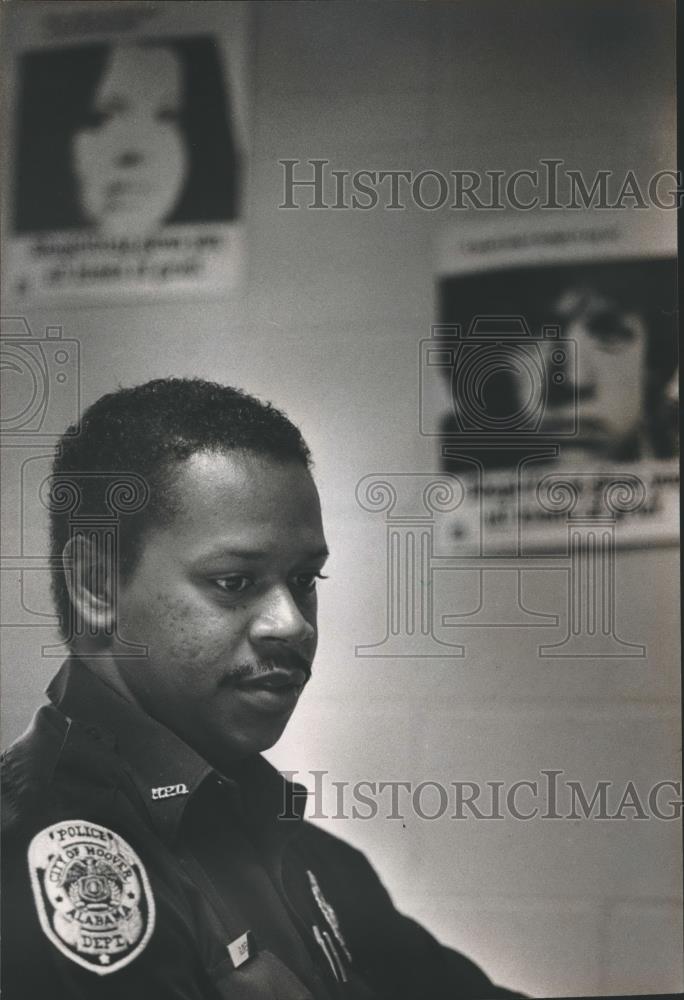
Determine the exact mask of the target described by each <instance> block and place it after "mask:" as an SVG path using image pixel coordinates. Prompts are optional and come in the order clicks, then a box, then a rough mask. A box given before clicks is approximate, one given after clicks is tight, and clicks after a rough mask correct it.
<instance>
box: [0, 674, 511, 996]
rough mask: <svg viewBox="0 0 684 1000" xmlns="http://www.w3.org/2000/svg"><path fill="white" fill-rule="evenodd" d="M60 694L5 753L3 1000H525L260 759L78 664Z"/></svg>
mask: <svg viewBox="0 0 684 1000" xmlns="http://www.w3.org/2000/svg"><path fill="white" fill-rule="evenodd" d="M48 695H49V698H50V700H51V702H52V704H51V705H46V706H44V707H43V708H41V709H40V710H39V711H38V712H37V714H36V716H35V718H34V720H33V722H32V724H31V727H30V729H29V730H28V732H27V733H26V735H25V736H23V737H22V738H21V739H20V740H18V741H17V742H16V743H15V744H14V745H13V746H12V747H11V748H10V750H9V751H8V752H7V753H6V755H5V757H4V765H3V792H4V808H3V822H4V827H5V832H4V835H3V869H4V891H3V906H4V912H3V936H4V956H3V957H4V960H3V997H4V1000H33V998H36V1000H44V998H47V997H50V998H51V1000H62V998H70V1000H71V998H74V1000H105V998H109V1000H113V998H117V1000H157V998H159V1000H162V998H163V1000H220V998H225V1000H267V998H271V1000H311V998H316V1000H336V998H348V1000H352V998H353V1000H372V998H376V1000H379V998H385V1000H402V998H405V1000H423V998H426V1000H440V998H444V1000H446V998H450V1000H454V998H457V997H463V998H465V997H472V998H476V997H504V996H512V995H513V994H510V993H508V992H507V991H506V990H501V989H498V988H497V987H495V986H493V985H492V984H491V982H490V981H489V980H488V979H487V977H486V976H485V975H484V974H483V973H482V972H481V971H480V969H478V968H477V966H475V965H474V964H473V963H472V962H470V961H469V960H468V959H466V958H464V957H463V956H461V955H459V954H458V953H457V952H454V951H451V950H450V949H448V948H445V947H443V946H442V945H440V944H439V943H438V942H437V941H436V940H435V939H434V938H433V937H432V936H431V935H430V934H428V933H427V931H425V930H424V929H423V928H422V927H420V926H419V925H418V924H416V923H415V922H413V921H412V920H410V919H408V918H407V917H404V916H402V915H401V914H400V913H399V912H398V911H397V910H396V909H395V908H394V906H393V905H392V902H391V900H390V898H389V896H388V894H387V892H386V891H385V889H384V888H383V886H382V884H381V882H380V880H379V879H378V877H377V875H376V874H375V872H374V870H373V869H372V867H371V866H370V864H369V863H368V861H367V860H366V858H365V857H364V855H363V854H361V853H360V852H359V851H357V850H355V849H353V848H352V847H350V846H348V845H347V844H345V843H343V842H342V841H340V840H338V839H337V838H335V837H333V836H331V835H330V834H328V833H326V832H324V831H323V830H321V829H319V828H317V827H316V826H313V825H312V824H310V823H308V822H306V821H304V820H303V818H302V815H303V809H304V804H305V801H306V791H305V789H303V788H302V787H301V786H298V785H294V784H291V783H289V782H287V781H285V779H284V778H283V777H282V776H281V775H280V774H279V773H278V772H277V771H276V770H275V769H274V768H272V767H271V765H270V764H268V763H267V762H266V761H265V760H264V759H263V758H262V757H255V758H253V759H251V760H249V761H247V762H246V763H244V764H242V765H241V766H240V767H239V769H237V770H236V771H235V773H233V774H231V775H230V776H225V775H223V776H222V775H219V774H218V773H217V772H216V771H215V770H213V769H212V767H210V765H209V764H207V762H206V761H204V760H203V759H202V758H201V757H199V756H198V755H197V754H196V753H195V752H194V751H193V750H191V749H190V748H189V747H188V746H187V745H186V744H185V743H183V742H181V741H180V740H179V739H178V738H177V737H176V736H175V735H174V734H173V733H171V732H170V731H169V730H168V729H166V728H165V727H164V726H162V725H160V724H158V723H157V722H155V721H154V720H153V719H151V718H150V717H149V716H148V715H147V714H145V713H144V712H143V711H142V710H140V709H139V708H137V707H136V706H135V705H134V704H132V703H130V702H128V701H126V700H125V699H124V698H122V697H121V696H120V695H119V694H118V693H117V692H115V691H114V690H113V689H112V688H110V687H109V685H107V684H106V683H104V682H103V681H102V680H101V679H100V678H99V677H97V676H96V675H95V674H94V673H93V672H92V671H91V670H90V669H89V668H88V667H86V666H85V665H84V664H83V663H82V662H80V661H78V660H76V659H71V660H69V661H67V662H66V663H65V664H64V666H63V667H62V669H61V670H60V672H59V673H58V675H57V676H56V678H55V679H54V681H53V682H52V684H51V685H50V687H49V689H48Z"/></svg>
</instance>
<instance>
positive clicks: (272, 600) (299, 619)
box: [251, 586, 316, 646]
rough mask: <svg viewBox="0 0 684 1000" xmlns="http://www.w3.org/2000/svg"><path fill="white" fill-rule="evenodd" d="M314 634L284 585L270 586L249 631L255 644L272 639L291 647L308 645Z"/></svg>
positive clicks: (311, 626) (313, 630)
mask: <svg viewBox="0 0 684 1000" xmlns="http://www.w3.org/2000/svg"><path fill="white" fill-rule="evenodd" d="M315 634H316V630H315V628H314V626H313V625H312V624H311V622H310V621H308V619H307V618H305V617H304V615H303V614H302V612H301V609H300V607H299V605H298V604H297V602H296V600H295V599H294V597H293V595H292V592H291V591H290V590H289V588H288V587H286V586H279V587H272V588H271V589H270V590H269V591H268V593H267V594H265V595H264V598H263V600H262V601H261V603H260V605H259V610H258V613H257V615H256V616H255V618H254V620H253V622H252V628H251V636H252V639H254V640H255V641H263V642H268V641H270V640H273V641H276V642H286V643H289V644H290V645H294V646H303V645H305V644H306V643H308V642H311V640H312V639H313V638H314V636H315Z"/></svg>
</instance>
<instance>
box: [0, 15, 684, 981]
mask: <svg viewBox="0 0 684 1000" xmlns="http://www.w3.org/2000/svg"><path fill="white" fill-rule="evenodd" d="M673 17H674V10H673V6H672V5H671V4H670V3H668V2H663V3H658V4H654V3H648V2H643V3H632V2H624V3H613V2H609V3H605V2H601V3H593V4H587V3H580V2H576V3H567V2H558V0H554V2H551V3H549V2H543V3H542V2H530V0H523V2H514V3H508V4H506V3H502V2H491V0H484V2H482V0H478V2H477V3H475V2H470V0H464V2H460V3H440V4H430V3H372V4H371V3H340V2H333V3H329V4H321V5H315V4H292V3H287V2H285V3H282V2H281V3H273V4H271V3H261V4H255V5H253V9H252V20H253V23H252V32H253V39H254V53H253V66H252V72H253V100H254V105H253V131H252V162H251V167H250V178H249V179H250V184H249V205H248V241H249V283H248V287H247V290H246V294H245V295H244V297H243V298H242V299H241V300H239V301H235V300H214V301H206V302H202V303H199V304H197V303H183V302H180V303H169V302H159V303H155V304H153V305H145V306H143V305H135V306H133V305H131V306H116V307H107V308H101V309H98V308H79V309H72V310H68V309H65V308H64V309H59V310H57V311H55V310H41V309H33V310H31V311H30V313H29V314H28V319H29V322H30V323H31V325H32V326H33V327H34V329H37V330H41V329H42V328H43V327H44V326H45V325H47V324H61V325H63V327H64V330H65V336H69V337H73V338H76V339H78V340H79V341H80V343H81V348H82V354H83V363H82V392H83V398H84V403H89V402H91V401H92V400H94V399H96V398H97V397H98V396H99V395H100V394H102V393H103V392H105V391H107V390H110V389H111V388H112V387H113V386H115V385H117V384H119V383H122V384H124V385H125V384H132V383H136V382H140V381H143V380H145V379H148V378H150V377H154V376H161V375H167V374H174V375H186V374H187V375H190V374H192V375H206V376H210V377H212V378H216V379H218V380H221V381H224V380H225V381H226V382H233V383H236V384H239V385H242V386H245V387H246V388H248V389H249V390H250V391H252V392H254V393H256V394H258V395H261V396H264V397H266V398H271V399H273V400H274V401H276V402H277V403H278V404H279V405H280V406H282V407H283V408H284V409H285V410H286V411H287V412H288V413H289V414H290V416H292V417H293V418H294V419H295V420H296V421H298V422H300V423H301V426H302V427H303V429H304V432H305V434H306V436H307V438H308V440H309V442H310V444H311V446H312V449H313V452H314V456H315V458H316V470H317V478H318V481H319V484H320V489H321V493H322V497H323V504H324V512H325V513H326V514H327V527H328V535H329V541H330V544H331V548H332V551H333V558H332V560H331V565H330V574H331V578H330V580H329V581H328V582H327V583H325V584H324V590H323V596H322V600H321V605H322V607H321V636H322V638H321V645H320V652H319V655H318V658H317V664H316V668H315V673H314V677H315V681H314V683H313V684H312V686H311V688H310V690H309V691H307V694H306V695H305V697H304V699H303V701H302V704H301V705H300V707H299V709H298V713H297V715H296V717H295V718H294V720H293V722H292V723H291V725H290V728H289V729H288V731H287V733H286V735H285V737H284V738H283V740H282V741H281V743H280V744H279V745H278V747H277V748H276V749H275V750H274V751H273V752H272V753H271V755H270V756H271V758H272V759H273V760H274V761H275V762H276V763H277V764H278V765H279V766H281V767H283V768H286V769H290V770H298V771H299V772H300V777H302V778H304V779H305V783H307V782H308V783H309V784H310V783H311V781H310V780H309V779H310V775H309V776H308V778H307V775H306V772H307V771H310V770H312V769H316V768H318V769H325V770H327V771H329V772H330V778H331V780H332V779H335V780H347V781H351V782H353V781H357V780H361V779H369V780H399V779H401V780H412V781H414V782H417V781H420V780H425V779H431V780H437V781H442V782H444V783H447V784H448V782H450V781H452V780H458V779H477V778H479V779H481V780H502V781H507V782H510V781H513V780H515V779H523V778H526V779H534V778H535V777H538V775H539V771H540V770H541V769H542V768H559V769H561V768H562V769H564V770H565V772H566V774H567V776H568V777H572V778H576V779H578V780H583V781H585V782H587V783H588V785H589V787H591V786H592V785H593V783H594V782H595V781H597V780H599V779H601V778H608V779H612V780H614V781H616V782H617V783H618V784H620V783H624V782H625V781H627V780H630V779H631V780H633V781H635V782H637V783H638V784H639V786H640V787H648V785H649V784H650V783H652V782H654V781H657V780H660V779H668V778H674V777H677V775H678V762H677V757H676V746H677V742H678V741H677V732H678V723H679V709H678V704H679V701H678V699H679V617H678V615H679V611H678V607H679V602H678V572H677V570H678V566H677V558H676V552H675V550H674V549H651V550H645V551H639V552H633V551H632V552H623V553H620V555H619V560H618V565H617V580H618V619H619V621H618V628H619V631H620V632H621V634H622V636H623V638H625V639H627V640H630V641H633V642H640V643H643V644H644V645H646V647H647V657H646V658H645V659H644V660H632V661H627V660H616V661H612V662H611V661H603V662H598V661H584V662H579V661H575V660H570V661H548V660H547V661H541V660H539V659H538V656H537V652H536V647H537V645H538V637H537V635H536V634H534V633H533V630H528V631H525V630H522V629H520V630H513V631H505V632H504V635H503V636H502V634H501V631H496V632H495V631H494V630H490V631H488V632H484V633H481V634H471V635H469V636H468V640H469V643H470V646H469V656H468V658H467V659H466V660H433V661H429V660H420V661H418V660H412V659H404V660H398V659H397V660H385V659H376V660H372V659H360V658H357V657H356V656H355V653H354V648H355V645H357V644H360V643H366V642H372V641H375V640H377V639H378V638H381V634H380V633H381V631H382V622H383V616H384V587H385V582H384V558H385V556H384V533H383V532H384V529H383V527H382V523H381V520H376V519H375V518H374V517H373V516H372V515H370V514H368V513H366V512H364V511H362V510H360V508H359V506H358V504H357V503H356V500H355V497H354V489H355V486H356V483H357V481H358V480H359V479H360V478H361V477H362V476H363V475H366V474H367V473H369V472H373V471H387V470H391V471H413V470H430V469H431V468H434V466H435V461H436V460H435V457H434V455H433V454H432V453H431V451H430V449H429V448H428V449H427V450H426V445H425V442H424V441H423V440H422V439H421V438H420V436H419V434H418V432H417V422H416V413H417V356H418V355H417V343H418V340H419V339H420V338H421V337H423V336H425V335H426V334H427V332H428V330H429V326H430V323H431V322H432V321H434V319H435V309H436V306H435V283H434V261H435V251H434V246H435V237H436V234H437V232H438V229H439V228H440V227H441V226H442V225H444V222H445V219H444V215H443V214H442V215H441V216H440V214H439V213H435V214H433V213H429V212H421V211H419V210H417V209H415V208H414V209H409V210H407V211H406V212H396V213H392V212H383V211H380V210H375V211H372V212H314V211H303V210H302V211H290V212H285V211H282V210H279V209H278V207H277V206H278V203H279V202H280V200H281V186H282V184H281V169H280V167H279V166H278V163H277V161H278V159H280V158H285V157H294V158H299V159H301V160H306V159H309V158H310V157H316V156H320V157H325V158H329V159H330V160H332V161H334V165H335V166H338V167H348V168H350V169H352V170H353V169H359V168H361V167H371V168H379V169H382V168H385V169H411V168H413V169H423V168H433V169H442V170H449V169H452V168H453V169H458V168H463V169H465V168H471V167H474V168H477V167H489V168H490V169H491V168H494V167H496V168H500V169H511V168H512V167H515V166H527V165H529V164H530V161H532V162H533V163H534V162H535V161H536V160H538V159H539V157H540V156H564V157H565V158H566V159H567V161H568V162H569V163H570V162H572V163H573V164H575V165H588V166H590V167H592V166H593V167H594V168H598V167H601V166H604V167H605V166H606V163H607V164H608V166H613V165H616V166H618V167H620V166H621V167H622V169H627V168H628V167H633V166H635V165H636V166H637V167H644V166H648V165H649V164H652V163H657V164H658V166H661V167H662V166H667V165H670V163H671V158H672V142H673V139H672V112H673V109H672V105H671V102H670V101H669V98H668V95H669V94H670V93H671V90H672V87H673V65H672V64H673V37H674V26H673ZM8 305H9V306H10V308H11V303H6V308H5V311H9V310H8V309H7V306H8ZM11 459H12V456H8V455H6V456H5V462H6V463H7V464H10V465H11ZM5 490H6V493H5V505H6V506H5V511H6V513H5V516H6V517H7V518H9V521H8V525H9V527H8V529H7V530H9V531H13V530H15V528H14V527H12V522H13V518H14V517H15V515H16V513H17V511H18V509H19V508H20V506H21V504H20V497H19V495H18V490H17V489H16V482H13V481H11V477H9V481H8V482H7V484H6V486H5ZM28 516H29V519H30V520H31V522H32V523H33V521H34V520H35V529H32V531H33V533H34V535H35V544H36V548H37V549H40V546H41V545H42V541H43V538H44V535H43V532H44V525H43V524H42V521H41V520H40V515H39V514H37V513H36V512H35V511H30V512H28ZM8 576H10V580H11V575H9V574H8ZM547 576H548V574H547ZM542 583H543V586H542V585H541V584H540V583H539V582H537V583H536V584H535V583H532V584H531V586H532V587H536V588H537V590H536V591H535V593H534V600H535V602H536V604H535V607H537V608H538V610H547V611H553V610H556V609H557V607H558V602H559V600H560V590H559V589H558V586H557V584H556V583H552V584H551V585H547V581H546V579H544V581H542ZM11 586H12V584H11V582H10V583H9V586H8V584H7V583H6V587H8V589H11ZM445 586H447V585H446V584H445ZM451 586H452V587H453V584H451ZM554 587H555V589H554ZM41 588H42V591H41ZM44 591H45V586H44V582H40V581H39V582H38V583H37V585H36V594H37V597H36V600H38V599H39V598H40V595H41V592H42V594H43V596H44ZM459 598H460V595H459V594H458V593H455V592H454V593H453V594H451V593H450V592H446V593H445V594H444V595H443V598H442V599H443V600H444V601H445V602H446V603H447V604H448V603H449V601H450V600H453V601H458V600H459ZM458 638H459V639H460V640H461V641H462V640H463V636H461V635H459V636H458ZM40 641H45V638H44V634H42V635H40V637H39V636H38V632H37V630H35V629H30V628H25V629H22V628H16V629H6V630H5V634H4V672H3V676H4V685H3V688H4V692H3V713H4V716H3V717H4V741H5V743H7V742H8V741H10V740H11V739H13V738H14V737H15V736H16V735H17V734H18V733H19V732H20V731H21V730H22V729H23V728H24V727H25V725H26V724H27V722H28V720H29V718H30V715H31V712H32V710H33V707H34V705H35V704H36V703H37V702H38V701H39V700H40V693H41V690H42V689H43V687H44V686H45V684H46V683H47V680H48V678H49V676H50V675H51V673H52V672H53V669H54V667H55V666H56V663H55V662H54V661H52V662H49V661H45V660H43V661H41V658H40V654H39V652H37V650H39V646H40ZM325 825H327V826H328V827H329V828H330V829H331V830H333V831H334V832H336V833H339V834H340V835H341V836H343V837H345V838H346V839H348V840H350V841H352V842H353V843H354V844H356V845H358V846H360V847H362V848H363V849H365V850H367V851H368V852H369V854H370V855H371V857H372V860H373V861H374V863H375V864H376V866H377V868H378V869H379V871H380V873H381V874H382V876H383V877H384V878H385V879H386V882H387V884H388V887H389V888H390V890H391V891H392V893H393V896H394V898H395V900H396V902H397V904H398V905H399V906H400V907H401V908H402V909H404V910H406V911H407V912H410V913H411V914H413V915H415V916H417V917H418V918H419V919H421V920H422V921H424V923H425V924H426V925H427V926H428V927H430V928H431V929H432V930H433V932H434V933H435V934H437V935H438V936H439V937H440V938H441V939H442V940H444V941H445V942H448V943H451V944H453V945H454V946H456V947H458V948H460V949H462V950H463V951H464V952H466V953H467V954H469V955H470V956H472V957H473V958H474V959H475V960H477V961H479V962H481V963H482V964H483V966H484V967H485V968H486V969H487V971H488V972H489V973H490V974H491V975H492V976H493V977H494V978H495V979H496V980H497V981H498V982H501V983H502V984H506V985H510V986H512V987H517V988H519V989H521V990H524V991H526V992H529V993H530V994H532V995H536V996H550V995H554V996H559V995H578V994H584V995H592V994H597V993H604V994H605V993H636V992H639V991H643V992H666V991H675V990H679V989H681V987H682V970H681V959H680V944H681V924H680V920H681V917H680V888H681V870H680V868H681V862H680V857H681V853H680V844H679V830H678V826H677V825H676V824H674V823H666V822H657V821H654V820H650V821H648V822H641V823H639V822H635V821H625V822H622V823H621V822H599V821H577V822H572V821H561V822H554V821H541V820H536V821H530V822H515V821H513V820H511V819H507V820H505V821H503V822H491V823H487V822H482V821H480V822H475V821H473V820H464V821H453V820H449V819H447V818H444V819H442V820H439V821H435V822H429V821H425V820H420V819H418V818H417V817H415V816H414V817H409V818H407V819H406V821H405V823H404V824H402V823H396V822H393V821H390V820H385V819H376V820H374V821H362V820H356V821H354V820H332V819H329V820H327V821H325Z"/></svg>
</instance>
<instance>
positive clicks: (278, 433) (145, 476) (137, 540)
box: [48, 378, 312, 639]
mask: <svg viewBox="0 0 684 1000" xmlns="http://www.w3.org/2000/svg"><path fill="white" fill-rule="evenodd" d="M232 450H237V451H247V452H251V453H255V454H258V455H264V456H267V457H269V458H271V459H273V460H275V461H278V462H290V461H293V462H298V463H300V464H301V465H302V466H303V467H304V469H306V470H310V468H311V465H312V461H311V453H310V451H309V448H308V446H307V444H306V442H305V441H304V439H303V437H302V435H301V433H300V431H299V429H298V428H297V427H296V426H295V425H294V424H293V423H292V421H291V420H289V419H288V418H287V417H286V416H285V414H284V413H282V412H281V411H280V410H278V409H276V408H275V407H274V406H273V405H272V404H271V403H268V402H262V401H261V400H259V399H256V398H255V397H254V396H250V395H248V394H247V393H245V392H243V391H242V390H241V389H236V388H233V387H232V386H227V385H220V384H218V383H216V382H208V381H205V380H204V379H199V378H160V379H154V380H153V381H151V382H146V383H145V384H143V385H137V386H134V387H132V388H127V389H124V388H120V389H118V390H117V391H115V392H111V393H108V394H107V395H105V396H102V397H101V398H100V399H98V400H97V401H96V402H95V403H93V404H92V406H90V407H88V409H87V410H85V411H84V413H83V415H82V417H81V419H80V421H79V422H78V423H77V424H74V425H73V426H71V427H69V428H68V429H67V431H66V432H65V433H64V435H63V436H62V438H61V439H60V441H59V443H58V445H57V450H56V454H55V459H54V464H53V469H52V479H51V482H50V491H49V494H50V499H49V502H48V508H49V511H50V553H51V557H52V558H51V564H52V593H53V597H54V601H55V606H56V609H57V613H58V615H59V617H60V629H61V633H62V636H63V637H64V638H66V639H69V638H70V637H71V634H72V633H71V630H72V623H73V618H72V615H73V609H72V606H71V600H70V597H69V592H68V589H67V585H66V579H65V575H64V569H63V567H62V563H61V557H62V553H63V551H64V546H65V545H66V544H67V542H68V541H69V538H70V537H71V534H72V532H73V531H74V530H75V525H76V524H79V525H80V526H81V530H83V526H87V525H94V526H95V527H96V526H97V524H98V519H101V518H103V517H105V518H106V517H107V516H108V512H109V516H110V517H111V508H110V507H108V501H111V490H110V488H111V487H112V486H114V485H115V484H116V483H117V482H118V484H119V487H118V488H119V489H121V484H123V490H124V504H123V505H122V508H123V509H125V507H126V504H128V510H129V511H130V513H125V514H123V516H121V517H120V518H119V519H118V524H117V527H118V560H117V572H118V579H119V580H120V581H121V582H125V580H126V579H127V578H129V577H130V574H131V573H132V571H133V570H134V569H135V566H136V563H137V559H138V557H139V555H140V552H141V549H142V544H141V542H142V536H143V532H144V530H145V527H146V526H147V525H149V524H151V523H157V524H158V523H164V521H168V519H169V518H170V517H171V516H172V515H173V512H174V509H175V495H174V491H173V488H172V486H173V468H174V466H175V465H176V464H177V463H179V462H182V461H184V460H185V459H187V458H189V457H190V456H191V455H194V454H196V453H198V452H225V451H232ZM127 481H128V483H129V484H130V483H134V484H138V486H137V487H136V486H130V487H127V486H126V485H125V484H126V482H127ZM126 490H128V496H127V497H126ZM136 492H137V494H138V495H137V497H135V496H134V494H135V493H136ZM76 497H77V498H78V500H77V503H78V517H77V519H76V521H74V520H73V519H72V518H71V517H70V512H71V513H73V511H74V509H75V502H74V498H76ZM65 499H66V500H67V503H66V504H65V502H64V501H65Z"/></svg>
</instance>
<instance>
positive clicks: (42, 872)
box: [28, 819, 155, 976]
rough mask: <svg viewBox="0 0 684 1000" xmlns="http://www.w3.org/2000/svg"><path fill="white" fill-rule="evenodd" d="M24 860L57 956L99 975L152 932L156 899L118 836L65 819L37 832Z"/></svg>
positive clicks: (125, 959)
mask: <svg viewBox="0 0 684 1000" xmlns="http://www.w3.org/2000/svg"><path fill="white" fill-rule="evenodd" d="M28 863H29V871H30V874H31V888H32V889H33V898H34V901H35V904H36V909H37V910H38V917H39V919H40V925H41V927H42V928H43V931H44V932H45V934H46V936H47V937H48V938H49V940H50V941H51V942H52V944H54V945H55V947H56V948H59V950H60V951H61V952H62V954H63V955H66V956H67V958H70V959H71V960H72V961H73V962H77V963H78V964H79V965H82V966H83V968H84V969H90V971H91V972H95V973H97V974H98V975H100V976H104V975H107V974H108V973H110V972H115V971H116V970H117V969H121V968H122V967H123V966H124V965H128V963H129V962H132V961H133V959H134V958H136V956H137V955H139V954H140V953H141V951H143V949H144V948H145V946H146V945H147V942H148V941H149V939H150V937H151V935H152V931H153V930H154V921H155V909H154V897H153V895H152V889H151V888H150V883H149V880H148V878H147V872H146V871H145V868H144V865H143V863H142V861H141V860H140V858H139V857H138V855H137V854H136V853H135V851H134V850H133V848H132V847H130V845H129V844H127V843H126V841H125V840H124V839H123V837H120V836H119V835H118V834H116V833H113V832H112V831H111V830H109V829H107V827H106V826H100V825H99V824H97V823H90V822H88V821H86V820H80V819H70V820H65V821H64V822H62V823H55V824H53V826H48V827H46V828H45V829H44V830H41V831H40V833H38V834H36V836H35V837H34V838H33V840H32V841H31V844H30V846H29V850H28Z"/></svg>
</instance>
